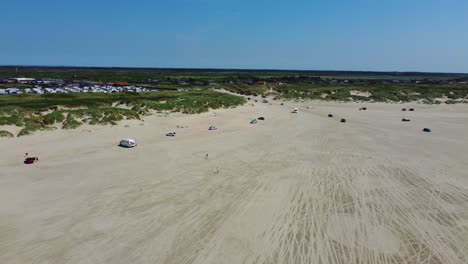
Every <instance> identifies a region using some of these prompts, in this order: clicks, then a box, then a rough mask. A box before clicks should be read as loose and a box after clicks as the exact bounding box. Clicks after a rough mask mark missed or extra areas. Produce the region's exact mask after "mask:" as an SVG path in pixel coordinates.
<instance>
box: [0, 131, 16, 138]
mask: <svg viewBox="0 0 468 264" xmlns="http://www.w3.org/2000/svg"><path fill="white" fill-rule="evenodd" d="M0 137H8V138H12V137H15V136H14V135H13V134H12V133H10V132H8V131H6V130H0Z"/></svg>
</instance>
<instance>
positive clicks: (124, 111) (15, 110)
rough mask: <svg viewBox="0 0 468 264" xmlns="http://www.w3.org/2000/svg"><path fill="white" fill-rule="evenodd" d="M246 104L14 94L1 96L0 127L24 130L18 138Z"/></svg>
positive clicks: (191, 97) (200, 98)
mask: <svg viewBox="0 0 468 264" xmlns="http://www.w3.org/2000/svg"><path fill="white" fill-rule="evenodd" d="M244 102H245V101H244V99H243V98H242V97H238V96H233V95H229V94H224V93H219V92H214V91H210V90H203V91H187V92H175V91H163V92H151V93H142V94H137V93H129V94H124V93H119V94H47V95H31V94H28V95H25V94H22V95H11V96H2V97H0V126H1V125H16V126H20V127H23V129H22V130H21V131H20V132H19V134H18V136H24V135H29V134H31V133H34V132H35V131H38V130H44V129H49V128H52V127H54V125H57V124H60V123H62V128H64V129H74V128H77V127H79V126H80V125H82V124H90V125H98V124H99V125H116V124H117V122H118V121H121V120H125V119H141V115H144V114H148V113H150V111H151V110H156V111H171V112H182V113H187V114H195V113H202V112H206V111H208V110H209V109H210V108H211V109H217V108H228V107H234V106H237V105H240V104H243V103H244ZM116 106H117V107H116Z"/></svg>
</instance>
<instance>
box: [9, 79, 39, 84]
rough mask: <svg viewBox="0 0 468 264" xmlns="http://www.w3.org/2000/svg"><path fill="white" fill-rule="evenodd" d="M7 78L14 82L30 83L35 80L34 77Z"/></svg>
mask: <svg viewBox="0 0 468 264" xmlns="http://www.w3.org/2000/svg"><path fill="white" fill-rule="evenodd" d="M9 80H11V81H14V82H16V83H31V82H35V81H36V79H34V78H10V79H9Z"/></svg>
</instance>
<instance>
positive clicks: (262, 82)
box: [257, 81, 266, 85]
mask: <svg viewBox="0 0 468 264" xmlns="http://www.w3.org/2000/svg"><path fill="white" fill-rule="evenodd" d="M257 84H258V85H265V84H266V81H257Z"/></svg>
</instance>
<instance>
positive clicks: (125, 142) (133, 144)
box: [119, 138, 137, 148]
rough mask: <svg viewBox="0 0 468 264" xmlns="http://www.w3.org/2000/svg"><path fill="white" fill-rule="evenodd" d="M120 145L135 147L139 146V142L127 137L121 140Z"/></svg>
mask: <svg viewBox="0 0 468 264" xmlns="http://www.w3.org/2000/svg"><path fill="white" fill-rule="evenodd" d="M119 146H121V147H124V148H133V147H136V146H137V143H136V141H135V140H134V139H131V138H125V139H122V140H120V143H119Z"/></svg>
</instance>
